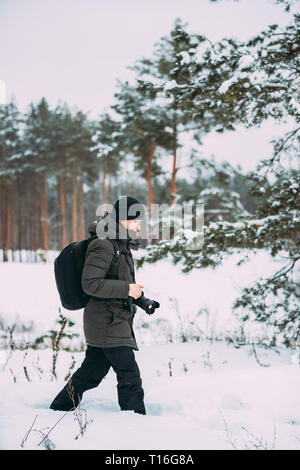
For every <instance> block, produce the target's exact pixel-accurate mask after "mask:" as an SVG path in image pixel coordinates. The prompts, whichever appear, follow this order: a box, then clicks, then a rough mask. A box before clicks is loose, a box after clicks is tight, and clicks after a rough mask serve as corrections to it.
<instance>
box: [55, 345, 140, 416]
mask: <svg viewBox="0 0 300 470" xmlns="http://www.w3.org/2000/svg"><path fill="white" fill-rule="evenodd" d="M111 366H112V368H113V370H114V371H115V373H116V375H117V382H118V384H117V391H118V402H119V406H120V408H121V410H133V411H134V412H135V413H140V414H144V415H145V414H146V409H145V405H144V390H143V388H142V380H141V377H140V370H139V367H138V365H137V363H136V360H135V356H134V351H133V349H132V348H130V347H128V346H117V347H112V348H100V347H94V346H90V345H88V346H87V349H86V352H85V358H84V361H83V362H82V364H81V366H80V367H79V369H77V370H76V372H74V374H73V375H72V377H71V378H70V379H69V380H68V382H67V384H66V385H65V386H64V388H63V389H62V390H61V391H60V392H59V394H58V395H57V396H56V397H55V398H54V400H53V402H52V403H51V405H50V408H51V409H53V410H62V411H70V410H72V409H75V408H76V407H77V406H78V405H79V403H80V401H81V399H82V395H83V393H84V392H85V391H86V390H89V389H91V388H94V387H97V386H98V385H99V384H100V382H101V381H102V379H103V378H104V377H105V376H106V374H107V373H108V371H109V369H110V367H111Z"/></svg>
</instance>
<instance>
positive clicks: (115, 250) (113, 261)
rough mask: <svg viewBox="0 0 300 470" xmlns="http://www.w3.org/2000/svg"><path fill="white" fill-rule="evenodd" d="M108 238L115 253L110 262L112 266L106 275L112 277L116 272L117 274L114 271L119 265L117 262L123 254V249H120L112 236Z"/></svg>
mask: <svg viewBox="0 0 300 470" xmlns="http://www.w3.org/2000/svg"><path fill="white" fill-rule="evenodd" d="M108 240H109V241H110V242H111V243H112V245H113V248H114V252H115V254H114V257H113V259H112V262H111V263H110V267H109V269H108V271H107V273H106V277H107V278H110V279H112V278H113V276H114V274H115V273H114V271H115V269H116V267H117V264H118V262H119V255H120V254H121V250H120V248H119V246H118V244H117V242H116V240H114V239H112V238H108Z"/></svg>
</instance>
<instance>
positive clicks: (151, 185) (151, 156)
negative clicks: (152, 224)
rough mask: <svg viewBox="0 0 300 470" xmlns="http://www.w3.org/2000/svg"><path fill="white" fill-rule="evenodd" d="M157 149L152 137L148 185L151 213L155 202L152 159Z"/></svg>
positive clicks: (148, 161)
mask: <svg viewBox="0 0 300 470" xmlns="http://www.w3.org/2000/svg"><path fill="white" fill-rule="evenodd" d="M155 151H156V142H155V139H153V138H152V137H151V150H150V153H149V155H148V159H147V185H148V211H149V215H151V207H152V204H153V202H154V201H153V184H152V161H153V158H154V155H155Z"/></svg>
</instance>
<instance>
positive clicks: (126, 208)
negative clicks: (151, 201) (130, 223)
mask: <svg viewBox="0 0 300 470" xmlns="http://www.w3.org/2000/svg"><path fill="white" fill-rule="evenodd" d="M134 204H139V207H136V208H134V209H133V208H132V209H131V210H130V207H131V206H133V205H134ZM114 209H115V214H116V220H117V221H119V220H133V219H142V218H143V214H144V210H143V204H142V203H141V202H140V201H138V200H137V199H135V198H134V197H132V196H122V197H120V198H119V199H118V200H117V201H116V202H115V204H114Z"/></svg>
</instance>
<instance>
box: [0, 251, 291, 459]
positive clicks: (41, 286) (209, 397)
mask: <svg viewBox="0 0 300 470" xmlns="http://www.w3.org/2000/svg"><path fill="white" fill-rule="evenodd" d="M245 254H246V252H243V253H242V254H240V255H238V254H237V255H233V256H231V257H229V258H227V259H226V258H225V259H224V261H223V264H222V266H220V267H218V268H217V269H215V270H212V269H210V268H208V269H204V270H199V271H192V272H191V273H189V274H182V273H181V272H180V270H179V267H178V266H173V265H171V264H170V263H169V262H168V261H167V260H164V261H160V262H158V263H156V264H154V265H147V266H145V267H143V268H141V269H140V270H137V276H136V277H137V282H139V283H142V284H143V285H144V286H145V288H144V293H145V295H146V296H147V297H151V298H153V299H155V300H158V301H159V302H160V304H161V308H160V309H158V310H157V311H156V312H155V314H154V315H152V316H148V315H147V314H146V313H145V312H143V311H142V310H140V309H138V312H137V314H136V316H135V320H134V321H135V332H136V338H137V343H138V346H139V351H135V356H136V360H137V362H138V365H139V368H140V370H141V377H142V381H143V388H144V392H145V405H146V410H147V415H146V416H143V415H138V414H135V413H133V412H132V411H120V409H119V406H118V402H117V389H116V376H115V374H114V373H113V371H112V370H110V372H109V373H108V375H107V376H106V377H105V379H104V380H103V382H102V383H101V384H100V385H99V386H98V387H97V388H95V389H92V390H89V391H87V392H86V393H85V394H84V397H83V401H82V403H81V408H82V409H83V410H86V413H87V415H86V418H87V420H88V421H89V420H93V421H92V422H90V423H89V424H88V426H87V428H86V432H85V433H84V435H83V436H81V435H79V437H78V439H75V437H76V436H77V435H78V433H79V431H80V428H79V425H78V421H77V420H76V419H75V415H74V413H72V412H69V413H67V414H65V415H64V412H59V411H53V410H50V409H49V408H48V407H49V404H50V403H51V401H52V400H53V398H54V396H55V395H56V394H57V393H58V391H59V390H60V389H61V388H62V387H63V385H64V384H65V380H64V379H65V377H66V375H67V373H68V371H69V368H70V366H71V363H72V358H73V357H74V358H75V360H76V363H75V366H74V368H73V369H72V370H73V372H74V371H75V370H76V369H77V368H78V367H79V366H80V364H81V362H82V360H83V357H84V352H74V353H72V352H66V351H61V352H60V353H59V356H58V363H57V380H56V379H54V380H51V366H52V351H51V350H50V349H45V350H36V351H33V350H31V349H29V350H26V351H20V350H17V351H14V352H12V354H9V352H8V351H7V350H6V351H0V371H1V375H0V377H1V379H0V380H1V397H0V421H1V427H0V429H1V430H0V448H1V449H21V447H20V445H21V442H22V439H23V438H24V436H25V433H26V432H27V431H28V430H29V428H30V426H31V424H32V423H33V420H34V419H35V417H36V421H35V423H34V426H33V430H32V431H31V432H30V434H29V436H28V438H27V440H26V442H25V445H24V447H23V448H24V449H40V448H41V447H42V446H43V444H41V445H40V446H38V444H39V442H40V441H41V440H42V433H43V432H44V433H45V432H47V431H48V430H49V429H50V428H51V427H52V426H54V425H55V423H57V422H58V420H59V419H60V418H61V417H62V416H63V418H62V420H61V421H60V422H59V423H58V424H57V425H56V426H55V428H54V429H53V430H52V431H51V433H50V435H49V438H50V439H51V442H53V446H55V449H120V450H121V449H232V448H238V449H245V448H251V449H255V448H257V446H258V448H275V449H300V399H299V396H300V395H299V390H300V374H299V361H298V360H296V358H295V351H291V350H288V349H286V348H284V347H282V348H279V347H278V348H272V349H266V348H263V346H256V347H255V350H253V348H252V346H251V345H245V346H240V347H237V346H236V347H235V346H234V345H233V344H228V343H227V342H225V341H211V342H210V341H208V340H205V339H204V338H205V336H206V335H207V336H210V335H212V336H213V337H215V338H217V337H218V336H222V335H223V337H225V336H226V335H227V336H228V337H229V338H230V337H231V338H232V337H235V332H236V328H237V327H238V326H239V322H238V321H237V319H235V317H234V316H233V314H232V311H231V305H232V302H233V301H234V299H235V298H236V296H238V295H239V292H240V289H241V288H242V287H243V286H246V285H249V284H250V283H251V282H253V281H255V280H256V279H257V278H258V277H259V276H265V275H268V274H270V273H272V272H274V271H276V270H278V269H279V268H280V267H281V263H280V262H274V261H273V260H272V259H271V258H270V256H269V255H268V254H267V253H266V252H264V251H260V252H259V253H257V254H255V253H253V252H247V254H248V255H249V258H250V262H248V263H244V264H242V265H241V266H239V267H237V266H235V263H236V262H237V261H238V260H239V259H240V258H241V257H242V256H244V255H245ZM0 276H1V285H0V295H1V311H0V316H1V321H2V325H6V326H7V325H8V326H9V325H10V326H11V325H12V324H13V323H14V322H15V321H17V322H18V323H24V324H25V325H29V324H30V323H32V331H30V332H28V333H26V332H25V333H22V334H23V336H24V338H26V335H29V336H30V335H31V339H34V338H35V337H36V336H37V335H40V334H44V333H46V332H47V331H48V330H49V329H51V328H53V327H54V325H55V321H56V320H57V318H58V308H59V306H60V303H59V297H58V294H57V290H56V285H55V279H54V271H53V263H51V262H50V263H47V264H42V263H37V264H29V263H28V264H27V263H12V262H11V263H1V264H0ZM61 310H62V313H64V314H65V315H67V317H68V318H70V319H72V320H73V321H75V323H76V325H75V328H74V330H75V331H77V332H78V333H79V334H80V338H79V339H78V340H75V341H74V342H73V345H74V344H76V341H82V340H84V337H83V332H82V311H76V312H69V311H67V310H65V309H63V308H61ZM0 325H1V324H0ZM201 331H202V333H203V334H202V335H201V334H200V335H198V336H197V334H196V333H197V332H198V333H199V332H201ZM180 332H181V333H182V332H184V333H185V334H187V333H191V334H193V335H194V338H196V339H197V338H198V339H200V340H198V341H197V340H195V339H194V341H189V342H186V343H182V342H180V341H179V335H180ZM248 333H249V334H251V335H252V337H255V335H256V334H257V335H263V334H264V328H263V327H262V325H260V324H257V325H254V324H252V325H250V328H249V331H248ZM1 334H2V332H1ZM20 334H21V333H20ZM29 336H28V338H29ZM170 339H171V340H172V342H169V340H170ZM25 371H26V373H27V378H26V376H25V373H24V372H25ZM171 374H172V375H171ZM83 414H84V411H83ZM44 442H45V441H44ZM50 445H51V443H50Z"/></svg>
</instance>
